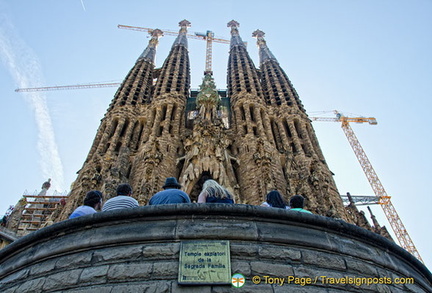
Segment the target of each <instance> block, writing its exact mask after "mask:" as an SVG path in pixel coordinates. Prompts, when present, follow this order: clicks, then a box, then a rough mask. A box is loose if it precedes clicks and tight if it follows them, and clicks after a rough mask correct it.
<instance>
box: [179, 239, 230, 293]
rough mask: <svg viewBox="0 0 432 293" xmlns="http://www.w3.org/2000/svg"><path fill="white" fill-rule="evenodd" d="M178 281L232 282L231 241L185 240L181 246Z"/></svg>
mask: <svg viewBox="0 0 432 293" xmlns="http://www.w3.org/2000/svg"><path fill="white" fill-rule="evenodd" d="M178 283H179V284H182V285H203V284H231V259H230V245H229V241H227V240H220V241H217V240H216V241H183V242H182V243H181V247H180V265H179V275H178Z"/></svg>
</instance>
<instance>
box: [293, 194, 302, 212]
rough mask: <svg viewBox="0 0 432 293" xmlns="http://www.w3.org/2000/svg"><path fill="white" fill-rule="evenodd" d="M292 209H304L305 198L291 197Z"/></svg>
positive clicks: (299, 196)
mask: <svg viewBox="0 0 432 293" xmlns="http://www.w3.org/2000/svg"><path fill="white" fill-rule="evenodd" d="M290 207H291V208H292V209H296V208H300V209H302V208H303V207H304V197H303V196H301V195H298V194H297V195H294V196H293V197H291V199H290Z"/></svg>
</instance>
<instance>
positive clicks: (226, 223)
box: [0, 204, 432, 293]
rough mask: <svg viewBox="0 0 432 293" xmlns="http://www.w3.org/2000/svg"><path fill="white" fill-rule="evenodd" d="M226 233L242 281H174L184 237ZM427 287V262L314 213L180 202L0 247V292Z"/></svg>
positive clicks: (62, 225) (98, 218) (55, 228)
mask: <svg viewBox="0 0 432 293" xmlns="http://www.w3.org/2000/svg"><path fill="white" fill-rule="evenodd" d="M190 240H229V241H230V254H231V269H232V272H231V273H232V274H236V273H239V274H242V275H244V276H245V285H244V286H243V287H241V288H234V287H232V286H231V285H228V286H227V285H200V286H181V285H179V284H178V283H177V278H178V271H179V251H180V244H181V241H190ZM288 291H289V292H432V275H431V273H430V272H429V270H428V269H427V268H426V267H425V266H424V265H423V264H421V263H420V262H419V261H418V260H417V259H416V258H414V257H413V256H412V255H411V254H409V253H408V252H407V251H405V250H403V249H402V248H400V247H399V246H397V245H396V244H394V243H393V242H391V241H389V240H387V239H385V238H383V237H381V236H379V235H377V234H375V233H372V232H370V231H367V230H365V229H362V228H359V227H357V226H354V225H351V224H347V223H346V222H343V221H340V220H334V219H331V218H326V217H322V216H318V215H308V214H303V213H298V212H289V211H285V210H282V209H273V208H264V207H257V206H249V205H223V204H180V205H163V206H145V207H139V208H134V209H125V210H118V211H112V212H104V213H98V214H94V215H90V216H84V217H80V218H75V219H72V220H66V221H63V222H59V223H56V224H54V225H52V226H49V227H46V228H43V229H41V230H39V231H36V232H34V233H31V234H29V235H27V236H25V237H23V238H21V239H19V240H17V241H15V242H14V243H12V244H10V245H9V246H7V247H6V248H4V249H2V250H0V292H8V293H17V292H20V293H21V292H109V293H111V292H152V293H162V292H166V293H173V292H175V293H179V292H188V293H193V292H200V293H201V292H204V293H217V292H269V293H279V292H288Z"/></svg>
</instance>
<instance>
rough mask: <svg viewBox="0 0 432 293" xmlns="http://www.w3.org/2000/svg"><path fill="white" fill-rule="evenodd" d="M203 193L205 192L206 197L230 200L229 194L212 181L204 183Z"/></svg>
mask: <svg viewBox="0 0 432 293" xmlns="http://www.w3.org/2000/svg"><path fill="white" fill-rule="evenodd" d="M203 191H206V192H207V193H208V196H214V197H216V198H232V196H231V194H230V193H229V192H228V191H227V190H226V189H225V188H223V187H222V186H220V185H219V183H217V182H216V181H215V180H213V179H209V180H206V181H205V182H204V184H203Z"/></svg>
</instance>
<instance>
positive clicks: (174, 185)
mask: <svg viewBox="0 0 432 293" xmlns="http://www.w3.org/2000/svg"><path fill="white" fill-rule="evenodd" d="M162 188H163V189H180V188H181V185H180V184H179V183H178V182H177V179H176V178H174V177H168V178H167V179H165V184H164V186H162Z"/></svg>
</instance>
